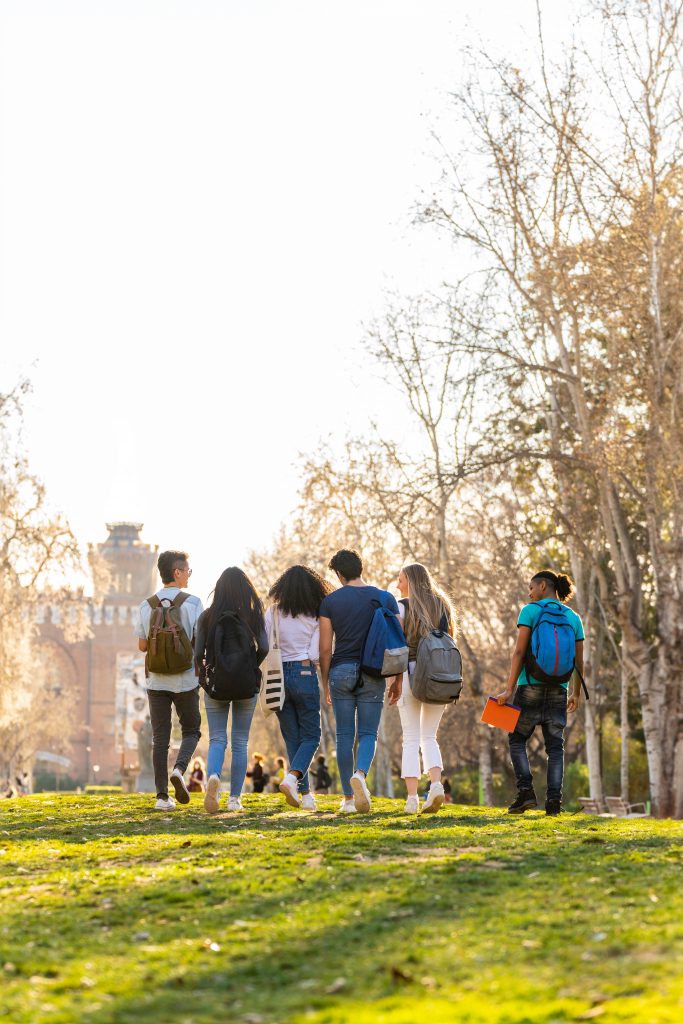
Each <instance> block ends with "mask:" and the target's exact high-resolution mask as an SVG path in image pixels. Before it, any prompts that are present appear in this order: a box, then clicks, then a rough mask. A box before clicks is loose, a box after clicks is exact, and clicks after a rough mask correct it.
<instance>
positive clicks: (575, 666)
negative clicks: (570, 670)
mask: <svg viewBox="0 0 683 1024" xmlns="http://www.w3.org/2000/svg"><path fill="white" fill-rule="evenodd" d="M574 671H575V672H576V674H577V676H578V677H579V679H580V680H581V686H582V687H583V692H584V693H585V695H586V700H590V697H589V696H588V687H587V686H586V680H585V679H584V678H583V676H582V675H581V673H580V671H579V667H578V665H577V664H576V662H574Z"/></svg>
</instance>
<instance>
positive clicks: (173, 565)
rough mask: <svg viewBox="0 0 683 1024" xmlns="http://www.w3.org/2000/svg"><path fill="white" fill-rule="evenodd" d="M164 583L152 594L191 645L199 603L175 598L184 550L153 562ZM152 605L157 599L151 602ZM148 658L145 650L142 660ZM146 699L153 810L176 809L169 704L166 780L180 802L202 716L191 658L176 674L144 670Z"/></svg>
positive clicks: (143, 646)
mask: <svg viewBox="0 0 683 1024" xmlns="http://www.w3.org/2000/svg"><path fill="white" fill-rule="evenodd" d="M157 566H158V569H159V574H160V576H161V581H162V583H163V586H162V588H161V590H159V591H157V593H156V595H155V596H156V597H157V598H158V600H159V601H160V602H161V603H162V605H161V606H162V608H169V607H170V606H171V604H173V602H175V603H176V606H177V605H178V604H180V607H179V608H178V611H179V615H180V625H181V627H182V629H183V631H184V633H185V634H186V635H187V638H188V639H189V641H190V642H191V644H192V645H194V634H195V627H196V625H197V619H198V618H199V616H200V615H201V613H202V602H201V601H200V600H199V598H198V597H195V596H194V595H192V594H184V595H182V603H180V602H178V601H177V598H178V596H179V595H181V593H182V591H183V590H184V589H185V588H186V587H187V585H188V583H189V581H190V576H191V575H192V569H190V566H189V564H188V556H187V553H186V552H184V551H164V552H162V553H161V554H160V555H159V560H158V562H157ZM150 600H152V601H153V599H148V600H146V601H143V602H142V604H141V605H140V609H139V616H138V626H137V629H136V631H135V632H136V635H137V637H138V647H139V648H140V650H141V651H144V652H146V653H147V652H148V640H149V632H150V626H151V623H152V614H153V611H154V608H153V607H152V604H151V603H150ZM153 603H154V604H156V602H154V601H153ZM148 660H149V653H147V659H146V661H148ZM146 682H147V698H148V700H149V714H150V719H151V722H152V763H153V766H154V782H155V785H156V789H157V801H156V804H155V805H154V809H155V810H156V811H172V810H175V806H176V804H175V800H174V799H173V797H170V796H169V793H168V748H169V745H170V741H171V708H172V707H173V706H174V707H175V709H176V712H177V714H178V718H179V719H180V728H181V731H182V740H181V744H180V750H179V751H178V756H177V758H176V762H175V766H174V768H173V771H172V772H171V783H172V784H173V788H174V790H175V795H176V798H177V800H178V801H179V802H180V803H181V804H187V803H189V802H190V793H189V790H188V788H187V786H186V785H185V779H184V778H183V776H184V773H185V771H186V770H187V766H188V764H189V763H190V758H191V757H192V755H193V754H194V752H195V749H196V747H197V744H198V742H199V738H200V736H201V732H200V722H201V717H200V713H199V683H198V680H197V674H196V670H195V666H194V661H193V660H192V662H191V664H190V665H189V667H188V668H186V669H185V670H184V671H182V672H179V673H176V674H171V675H169V674H166V673H164V674H161V673H159V672H147V678H146Z"/></svg>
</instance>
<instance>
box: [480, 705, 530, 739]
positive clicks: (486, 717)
mask: <svg viewBox="0 0 683 1024" xmlns="http://www.w3.org/2000/svg"><path fill="white" fill-rule="evenodd" d="M521 711H522V709H521V708H517V707H515V705H514V704H499V703H498V701H497V700H496V699H495V697H489V699H488V700H487V701H486V704H485V705H484V710H483V711H482V713H481V721H482V722H486V724H487V725H495V726H497V727H498V728H499V729H505V731H506V732H514V731H515V729H516V727H517V722H518V721H519V716H520V714H521Z"/></svg>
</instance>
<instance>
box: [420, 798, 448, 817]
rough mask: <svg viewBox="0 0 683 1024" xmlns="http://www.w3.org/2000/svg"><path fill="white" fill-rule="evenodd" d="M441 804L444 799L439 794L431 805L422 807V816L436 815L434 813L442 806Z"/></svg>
mask: <svg viewBox="0 0 683 1024" xmlns="http://www.w3.org/2000/svg"><path fill="white" fill-rule="evenodd" d="M443 802H444V797H443V796H441V795H440V794H439V796H435V797H434V799H433V801H432V803H431V804H430V805H429V807H423V808H422V813H423V814H436V812H437V811H438V810H439V808H440V807H442V806H443Z"/></svg>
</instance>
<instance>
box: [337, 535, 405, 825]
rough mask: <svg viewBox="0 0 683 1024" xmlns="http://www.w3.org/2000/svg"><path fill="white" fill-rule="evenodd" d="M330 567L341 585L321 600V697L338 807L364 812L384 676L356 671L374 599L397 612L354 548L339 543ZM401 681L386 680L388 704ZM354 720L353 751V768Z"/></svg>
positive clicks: (395, 697)
mask: <svg viewBox="0 0 683 1024" xmlns="http://www.w3.org/2000/svg"><path fill="white" fill-rule="evenodd" d="M329 567H330V569H332V570H333V571H334V572H335V573H336V575H337V578H338V580H339V582H340V583H341V587H340V589H339V590H335V591H334V592H333V593H332V594H328V596H327V597H325V598H324V599H323V601H322V604H321V605H320V674H321V676H322V682H323V690H324V693H325V700H326V701H327V703H328V704H332V706H333V708H334V717H335V721H336V725H337V764H338V766H339V776H340V779H341V784H342V790H343V792H344V796H343V798H342V803H341V808H340V810H341V811H342V812H344V813H353V812H354V811H363V812H367V811H369V810H370V791H369V789H368V787H367V784H366V781H365V779H366V776H367V774H368V772H369V771H370V766H371V765H372V760H373V758H374V756H375V748H376V746H377V732H378V729H379V722H380V718H381V716H382V706H383V704H384V691H385V689H386V680H384V679H375V678H374V677H372V676H368V675H366V674H365V673H363V672H361V670H360V667H361V655H362V651H363V642H364V640H365V637H366V635H367V632H368V629H369V628H370V623H371V622H372V617H373V615H374V614H375V610H376V607H377V605H376V604H375V603H374V602H376V601H379V602H380V604H381V605H382V606H383V607H385V608H387V609H389V611H392V612H394V614H395V615H396V616H397V617H398V604H397V603H396V598H395V597H394V596H393V594H390V593H389V592H388V591H387V590H380V589H379V588H378V587H371V586H369V585H368V584H367V583H366V582H365V581H364V579H363V562H362V559H361V557H360V555H359V554H358V552H357V551H349V550H347V549H345V548H342V550H341V551H337V553H336V555H334V556H333V558H332V559H331V560H330V564H329ZM333 636H334V653H333V652H332V637H333ZM401 683H402V677H401V676H394V677H393V678H392V679H391V680H390V685H389V703H390V704H395V703H396V701H397V700H398V699H399V697H400V696H401ZM356 722H357V725H358V751H357V755H356V770H355V771H354V770H353V748H354V745H355V742H356Z"/></svg>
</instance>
